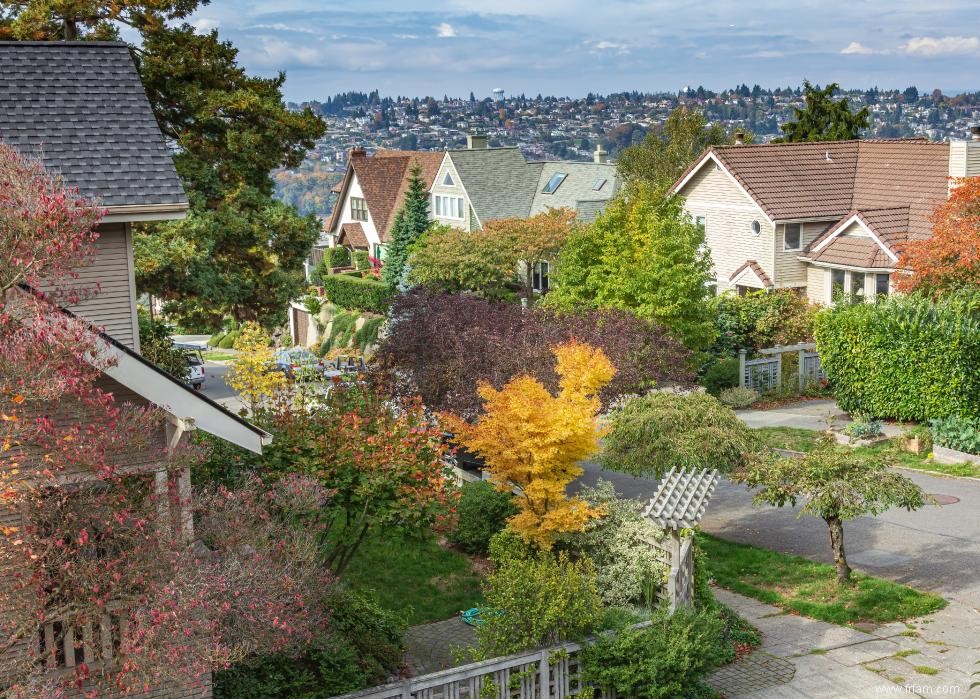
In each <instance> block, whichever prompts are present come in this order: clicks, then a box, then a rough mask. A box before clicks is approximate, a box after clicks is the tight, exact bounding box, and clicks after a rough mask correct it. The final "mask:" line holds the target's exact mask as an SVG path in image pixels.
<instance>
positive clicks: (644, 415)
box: [599, 393, 751, 478]
mask: <svg viewBox="0 0 980 699" xmlns="http://www.w3.org/2000/svg"><path fill="white" fill-rule="evenodd" d="M611 422H612V426H611V429H610V431H609V433H608V434H607V435H606V438H605V440H604V451H603V452H602V454H601V455H600V457H599V461H600V462H601V463H602V465H603V466H604V467H605V468H610V469H612V470H614V471H623V472H624V473H630V474H633V475H634V476H648V475H649V476H654V477H657V478H659V477H661V476H662V475H663V474H664V473H666V472H667V471H669V470H670V469H672V468H708V469H712V468H716V469H718V470H719V471H723V472H725V471H730V470H732V469H734V468H737V467H739V466H741V465H742V464H743V463H744V460H745V455H746V454H748V453H749V451H750V450H751V439H750V437H749V431H748V428H747V427H746V426H745V424H744V423H743V422H742V421H741V420H739V419H738V416H736V415H735V413H733V412H732V411H731V409H730V408H728V407H726V406H724V405H722V404H721V403H720V402H719V401H718V399H717V398H714V397H712V396H709V395H706V394H703V393H690V394H687V395H677V394H672V393H654V394H650V395H647V396H643V397H642V398H634V399H632V400H630V401H628V402H627V403H626V404H625V405H624V406H623V407H622V408H621V409H620V410H617V411H616V412H615V413H613V414H612V416H611Z"/></svg>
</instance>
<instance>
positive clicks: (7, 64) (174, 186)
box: [0, 42, 187, 207]
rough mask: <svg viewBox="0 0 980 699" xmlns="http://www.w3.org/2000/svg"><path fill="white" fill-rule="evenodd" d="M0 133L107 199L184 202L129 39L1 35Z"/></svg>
mask: <svg viewBox="0 0 980 699" xmlns="http://www.w3.org/2000/svg"><path fill="white" fill-rule="evenodd" d="M0 140H2V141H4V142H5V143H7V144H9V145H11V146H13V147H15V148H17V149H18V150H19V151H21V152H22V153H29V154H33V155H37V156H39V157H40V158H41V160H42V161H43V162H44V164H45V166H46V167H48V168H49V169H51V170H53V171H56V172H59V173H60V174H61V175H62V177H63V178H64V179H65V182H66V184H69V185H73V186H76V187H78V188H79V190H80V192H81V193H82V194H83V195H85V196H87V197H92V198H97V199H99V200H100V201H101V203H102V205H103V206H106V207H117V206H147V205H153V204H184V203H186V202H187V196H186V195H185V194H184V189H183V187H182V186H181V183H180V180H179V178H178V177H177V173H176V171H175V170H174V165H173V161H172V160H171V159H170V153H169V152H168V151H167V147H166V144H165V142H164V139H163V135H162V134H161V133H160V128H159V127H158V126H157V122H156V119H155V118H154V116H153V111H152V110H151V108H150V104H149V102H148V101H147V98H146V93H145V92H144V90H143V85H142V83H141V82H140V79H139V75H138V74H137V72H136V67H135V65H134V64H133V59H132V57H131V56H130V53H129V48H128V47H127V46H126V45H125V44H121V43H110V42H0Z"/></svg>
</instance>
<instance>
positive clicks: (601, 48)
mask: <svg viewBox="0 0 980 699" xmlns="http://www.w3.org/2000/svg"><path fill="white" fill-rule="evenodd" d="M590 45H591V47H592V48H591V50H590V53H616V54H619V55H623V54H626V53H629V52H630V47H629V46H627V45H626V44H617V43H616V42H615V41H605V40H603V41H593V42H592V43H591V44H590Z"/></svg>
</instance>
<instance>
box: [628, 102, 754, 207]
mask: <svg viewBox="0 0 980 699" xmlns="http://www.w3.org/2000/svg"><path fill="white" fill-rule="evenodd" d="M747 138H748V139H749V140H751V136H750V135H747ZM730 143H734V138H733V135H731V134H728V133H726V132H725V129H724V127H723V126H721V124H718V123H713V124H709V123H708V122H707V120H706V119H705V118H704V115H703V114H702V113H701V112H700V111H698V110H696V109H693V110H689V109H687V108H686V107H678V108H676V109H675V110H674V111H672V112H671V113H670V115H669V116H668V117H667V120H666V121H665V122H664V124H663V126H662V127H660V128H658V129H656V130H653V131H649V132H648V133H647V135H646V136H645V137H644V138H643V142H642V143H639V144H637V145H634V146H630V147H628V148H626V149H625V150H623V152H622V153H621V154H620V156H619V165H618V170H619V174H620V176H621V177H622V178H623V181H624V182H626V183H627V184H628V185H631V184H636V183H640V182H643V183H646V184H647V185H649V187H650V191H651V192H652V193H654V194H655V195H657V196H659V195H662V194H663V193H665V192H666V191H667V190H668V189H670V186H671V185H672V184H673V183H674V182H675V181H676V180H677V178H679V177H680V176H681V175H682V174H683V173H684V170H686V169H687V167H688V166H689V165H690V164H691V163H693V162H694V161H695V160H696V159H697V157H698V156H699V155H701V153H702V152H704V150H705V149H707V148H709V147H710V146H720V145H726V144H730Z"/></svg>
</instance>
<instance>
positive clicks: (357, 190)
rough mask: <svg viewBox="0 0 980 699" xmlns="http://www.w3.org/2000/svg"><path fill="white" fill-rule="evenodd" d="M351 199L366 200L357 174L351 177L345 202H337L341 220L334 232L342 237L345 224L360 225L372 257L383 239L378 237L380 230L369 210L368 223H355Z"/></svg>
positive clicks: (338, 221)
mask: <svg viewBox="0 0 980 699" xmlns="http://www.w3.org/2000/svg"><path fill="white" fill-rule="evenodd" d="M351 197H357V198H359V199H364V192H363V191H362V190H361V185H360V183H359V182H358V181H357V173H353V175H352V177H351V182H350V187H348V188H347V195H346V196H345V197H344V200H343V201H340V202H337V206H339V207H341V209H340V218H338V219H337V228H336V230H334V233H335V234H336V235H338V236H339V235H340V227H341V225H343V224H345V223H359V224H361V228H363V229H364V235H365V236H366V237H367V239H368V252H370V253H371V254H372V255H373V254H374V246H375V244H377V243H380V242H381V238H380V237H378V229H377V228H375V227H374V216H372V215H371V210H370V209H368V220H367V221H355V220H354V219H353V218H351V215H350V200H351Z"/></svg>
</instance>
